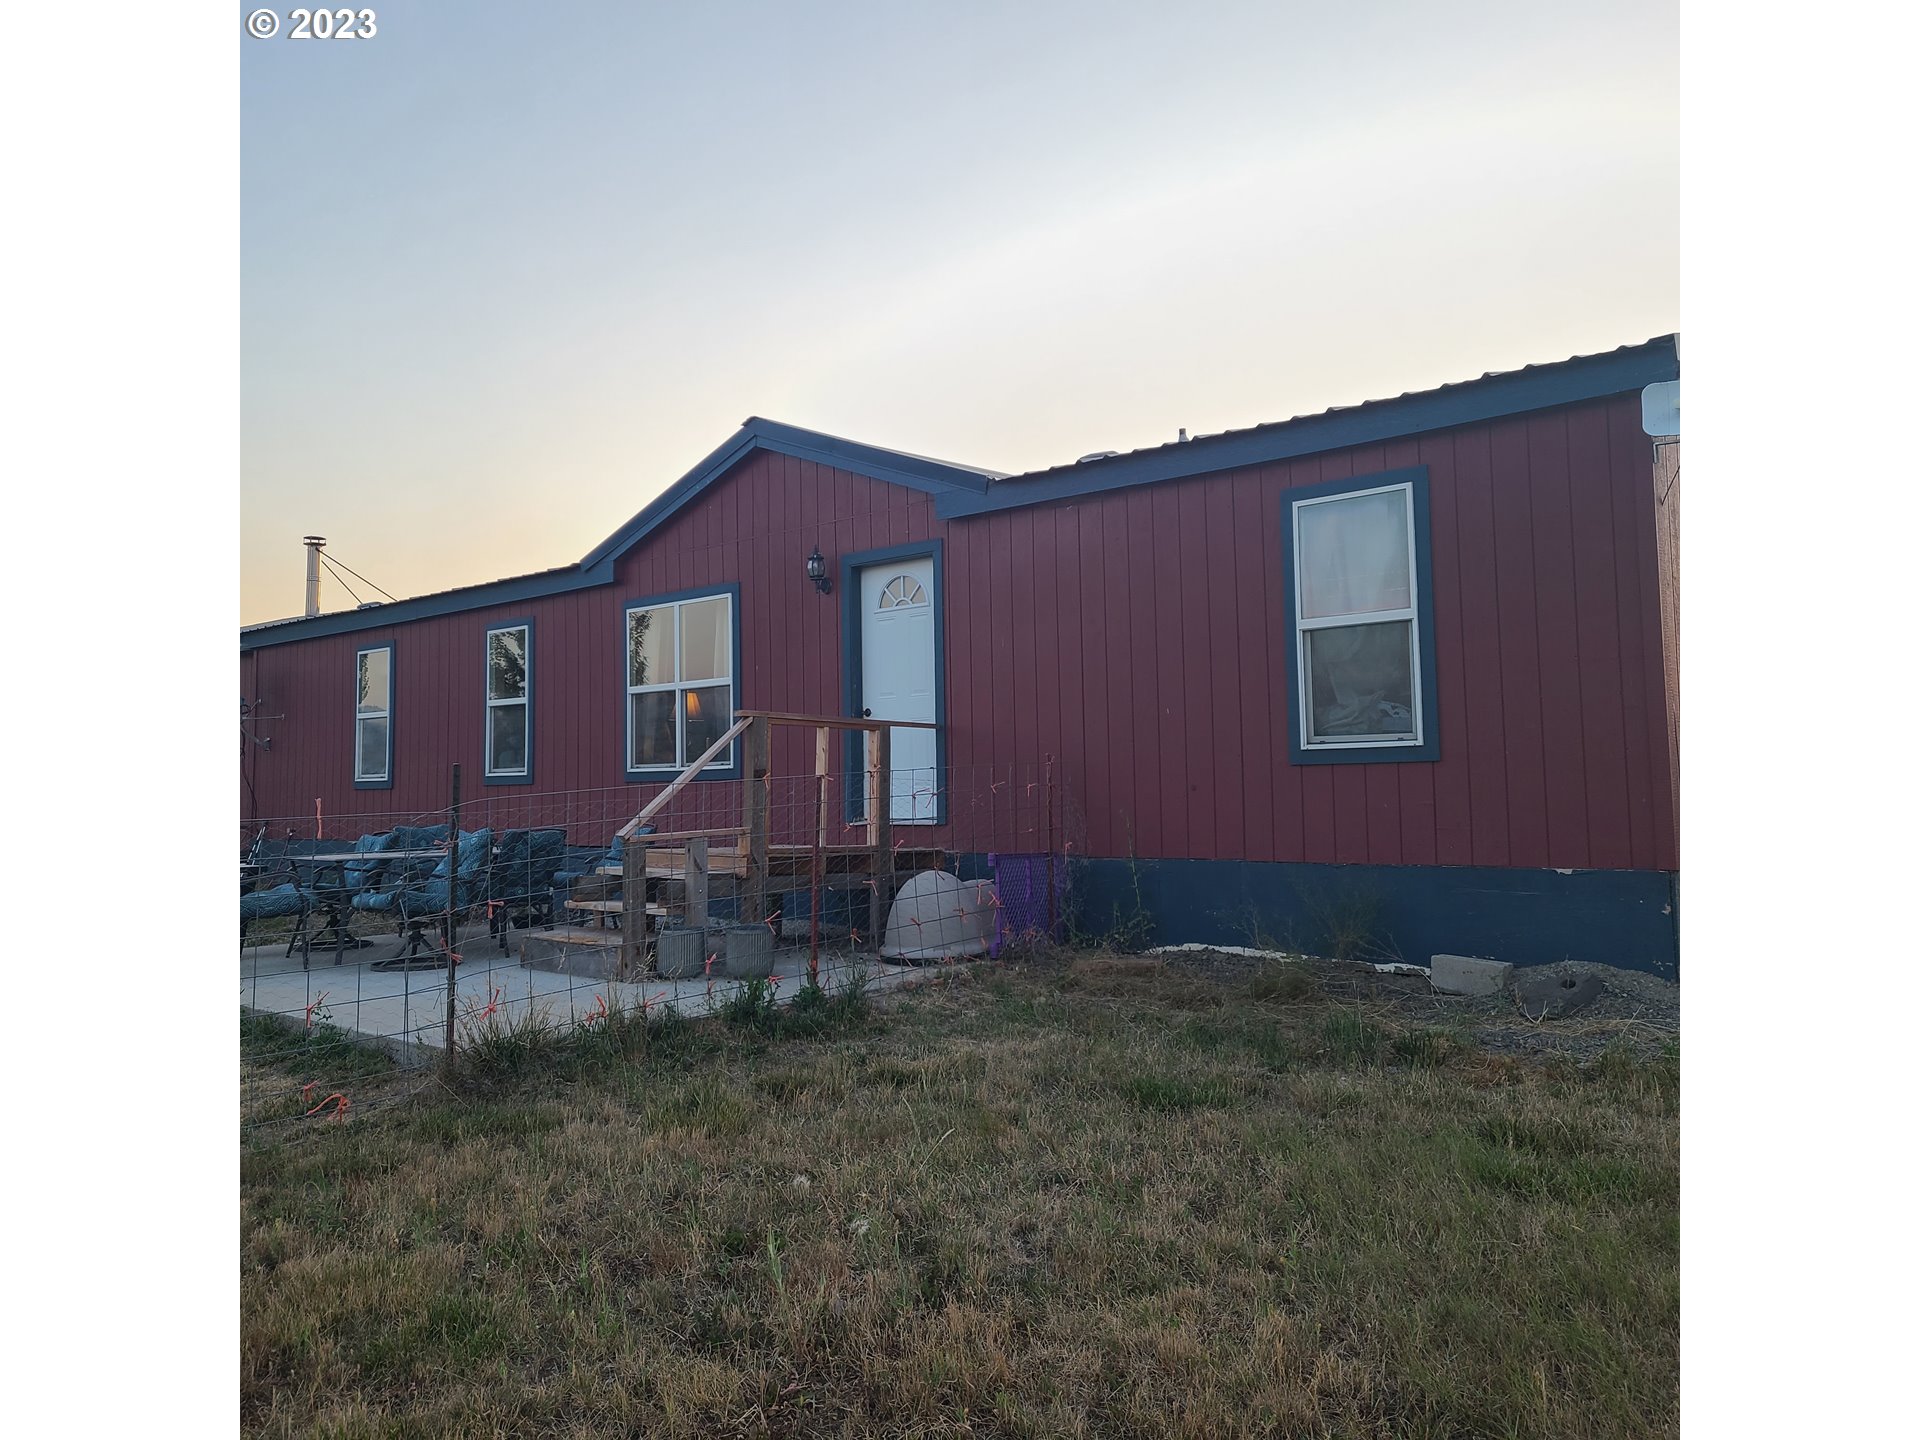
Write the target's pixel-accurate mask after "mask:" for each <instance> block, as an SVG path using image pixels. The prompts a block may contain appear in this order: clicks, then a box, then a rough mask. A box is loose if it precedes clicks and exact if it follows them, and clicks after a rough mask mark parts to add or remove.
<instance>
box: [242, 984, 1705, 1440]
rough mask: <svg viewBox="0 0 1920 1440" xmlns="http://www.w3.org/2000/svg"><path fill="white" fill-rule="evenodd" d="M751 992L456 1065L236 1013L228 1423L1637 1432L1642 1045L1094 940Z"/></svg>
mask: <svg viewBox="0 0 1920 1440" xmlns="http://www.w3.org/2000/svg"><path fill="white" fill-rule="evenodd" d="M783 1025H786V1026H788V1027H790V1025H791V1022H782V1021H780V1020H777V1019H775V1020H769V1019H768V1017H767V1016H765V1015H764V1014H760V1015H745V1016H741V1017H737V1019H736V1021H735V1022H734V1023H731V1024H725V1023H721V1022H709V1023H707V1024H704V1025H697V1026H696V1025H689V1024H685V1023H673V1022H671V1021H669V1022H668V1023H666V1024H664V1025H663V1024H661V1023H660V1022H659V1021H657V1020H656V1021H655V1022H654V1023H653V1024H652V1025H651V1026H645V1025H641V1024H639V1023H637V1022H633V1021H619V1020H616V1022H615V1023H614V1024H613V1025H612V1026H611V1027H610V1028H606V1029H605V1033H603V1034H600V1035H598V1036H594V1037H589V1038H588V1039H586V1040H583V1041H579V1042H575V1043H572V1044H566V1045H561V1044H557V1043H554V1042H552V1041H551V1039H550V1038H549V1039H547V1040H546V1041H545V1042H544V1043H542V1042H541V1040H540V1037H535V1038H534V1040H532V1041H529V1040H528V1039H527V1038H526V1037H521V1038H520V1039H519V1040H515V1039H514V1038H513V1037H496V1039H495V1043H494V1044H492V1045H491V1046H489V1047H488V1049H487V1051H486V1053H485V1055H484V1056H482V1057H481V1060H480V1062H479V1063H477V1064H476V1066H475V1067H474V1069H473V1071H472V1072H470V1073H469V1074H467V1075H465V1076H463V1077H462V1078H461V1079H460V1081H459V1082H458V1083H457V1085H456V1086H455V1087H454V1088H453V1089H451V1090H450V1089H448V1088H446V1087H443V1086H441V1085H440V1084H439V1083H438V1082H437V1081H426V1080H424V1079H423V1077H422V1076H421V1075H419V1074H415V1073H406V1072H397V1071H390V1070H388V1069H387V1067H386V1066H385V1065H384V1063H382V1062H378V1061H373V1060H368V1059H366V1058H365V1057H364V1056H362V1055H360V1054H358V1053H357V1052H353V1051H351V1050H345V1049H330V1048H328V1047H325V1046H317V1045H312V1044H300V1045H292V1046H289V1045H288V1044H286V1042H285V1041H284V1039H283V1038H281V1037H279V1036H277V1035H276V1034H275V1033H274V1032H272V1031H271V1029H270V1027H267V1026H264V1025H261V1024H259V1023H253V1024H251V1025H243V1036H242V1038H243V1052H244V1054H245V1056H246V1057H247V1058H245V1060H244V1062H243V1063H244V1065H245V1069H246V1076H247V1080H248V1084H247V1085H246V1086H245V1087H243V1117H242V1118H243V1125H242V1132H241V1142H242V1165H241V1182H242V1234H241V1286H242V1304H243V1308H244V1317H243V1341H242V1354H241V1409H242V1416H243V1421H244V1425H245V1428H246V1430H247V1431H248V1432H249V1433H254V1434H262V1435H333V1436H360V1435H463V1436H474V1435H494V1434H498V1435H516V1436H518V1435H647V1436H696V1435H698V1436H707V1435H736V1434H737V1435H781V1436H801V1435H807V1436H812V1435H833V1436H859V1435H898V1436H934V1435H953V1436H959V1435H979V1436H985V1435H1008V1436H1026V1435H1031V1436H1056V1435H1098V1436H1108V1435H1116V1436H1143V1437H1144V1436H1154V1437H1158V1436H1166V1435H1189V1436H1226V1435H1243V1434H1245V1435H1288V1436H1291V1435H1300V1436H1320V1435H1327V1436H1349V1435H1351V1436H1382V1437H1385V1436H1394V1437H1410V1436H1434V1437H1438V1436H1509V1435H1512V1436H1569V1437H1572V1436H1578V1437H1607V1436H1644V1435H1658V1434H1668V1433H1672V1432H1673V1431H1674V1430H1675V1428H1676V1426H1677V1421H1676V1405H1677V1390H1678V1310H1679V1279H1678V1264H1677V1260H1678V1229H1679V1219H1678V1158H1679V1157H1678V1082H1677V1072H1678V1065H1677V1059H1676V1058H1675V1057H1674V1056H1673V1055H1671V1054H1667V1055H1660V1056H1654V1057H1642V1058H1637V1059H1636V1058H1632V1057H1630V1056H1629V1055H1628V1054H1627V1053H1626V1052H1625V1051H1612V1052H1609V1053H1608V1054H1607V1055H1605V1056H1604V1057H1603V1058H1602V1059H1601V1060H1600V1061H1599V1062H1597V1063H1594V1064H1590V1065H1587V1066H1584V1067H1576V1066H1575V1065H1574V1064H1573V1063H1572V1062H1570V1061H1551V1062H1541V1061H1531V1060H1517V1059H1513V1058H1510V1057H1509V1058H1497V1057H1492V1056H1488V1055H1483V1054H1481V1053H1480V1052H1478V1051H1477V1050H1474V1049H1472V1048H1471V1046H1469V1045H1467V1044H1465V1043H1464V1042H1463V1041H1462V1040H1461V1039H1460V1037H1459V1036H1457V1035H1454V1034H1451V1033H1449V1032H1447V1031H1445V1030H1437V1029H1422V1030H1409V1029H1406V1028H1404V1027H1403V1026H1402V1025H1400V1024H1399V1023H1398V1022H1396V1021H1394V1020H1393V1019H1392V1017H1391V1016H1389V1015H1387V1014H1385V1013H1384V1012H1373V1011H1370V1010H1369V1009H1368V1008H1366V1007H1365V1006H1358V1007H1356V1006H1355V1005H1353V1004H1348V1003H1338V1004H1336V1003H1333V1002H1330V1001H1328V1000H1326V999H1324V998H1323V997H1322V995H1321V993H1320V991H1319V989H1318V987H1317V986H1316V985H1314V984H1313V983H1312V982H1311V980H1310V979H1308V978H1307V977H1304V976H1301V975H1299V974H1297V973H1289V974H1284V975H1281V976H1278V977H1276V976H1274V975H1265V976H1259V975H1256V976H1253V977H1248V976H1246V975H1239V976H1237V977H1234V978H1231V979H1228V980H1220V981H1216V980H1211V979H1208V978H1206V977H1205V976H1204V975H1197V974H1195V973H1193V972H1192V971H1190V970H1188V971H1176V970H1172V969H1169V968H1168V967H1165V966H1162V965H1160V964H1157V963H1154V962H1150V961H1142V960H1128V959H1121V958H1106V957H1081V958H1079V959H1073V960H1068V961H1064V962H1045V961H1036V962H1034V963H1031V964H1025V965H1018V966H1002V967H997V968H994V969H990V970H983V971H979V972H965V973H963V974H957V975H955V976H954V977H952V978H951V979H950V980H949V981H948V983H946V984H944V985H942V986H940V987H938V988H933V989H927V990H921V991H917V992H913V993H911V994H910V995H907V996H903V997H901V998H899V999H896V1000H893V1001H891V1002H889V1003H888V1004H887V1005H886V1006H885V1007H884V1008H876V1009H875V1010H874V1011H873V1012H872V1013H871V1014H870V1015H862V1014H860V1013H858V1009H857V1007H845V1008H843V1009H842V1010H840V1011H836V1012H835V1013H833V1014H831V1015H819V1016H817V1018H816V1020H815V1021H814V1022H813V1023H812V1024H811V1026H810V1027H809V1028H811V1029H812V1030H813V1031H814V1032H815V1033H811V1034H799V1035H795V1034H790V1033H785V1031H784V1030H782V1028H781V1027H782V1026H783ZM770 1030H771V1031H775V1032H778V1033H769V1031H770ZM289 1050H290V1051H291V1053H287V1052H288V1051H289ZM269 1052H276V1053H269ZM543 1052H544V1053H543ZM308 1080H317V1081H319V1082H320V1085H319V1086H316V1088H315V1089H314V1090H313V1091H312V1092H311V1096H310V1098H309V1099H308V1101H307V1103H308V1104H311V1103H312V1102H313V1100H316V1099H318V1098H319V1097H320V1096H321V1095H323V1094H325V1093H327V1091H328V1090H330V1089H338V1090H344V1091H345V1092H346V1093H347V1094H348V1095H349V1097H350V1099H351V1100H352V1106H351V1109H350V1110H349V1113H348V1116H347V1118H346V1119H345V1120H344V1121H343V1122H334V1121H329V1120H322V1119H318V1118H316V1119H312V1120H305V1119H298V1118H294V1117H297V1116H298V1114H299V1112H300V1111H301V1109H303V1108H304V1106H303V1105H302V1104H301V1097H300V1087H301V1085H302V1084H303V1083H304V1082H306V1081H308ZM322 1087H324V1088H322Z"/></svg>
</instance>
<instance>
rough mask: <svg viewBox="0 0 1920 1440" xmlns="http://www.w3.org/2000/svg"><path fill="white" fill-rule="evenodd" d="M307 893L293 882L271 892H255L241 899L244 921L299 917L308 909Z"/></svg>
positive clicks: (241, 911) (278, 886) (275, 887)
mask: <svg viewBox="0 0 1920 1440" xmlns="http://www.w3.org/2000/svg"><path fill="white" fill-rule="evenodd" d="M307 905H308V901H307V896H306V892H305V891H303V890H302V889H301V888H300V887H299V886H298V885H295V884H294V883H292V882H291V881H289V882H288V883H286V884H285V885H276V886H274V887H273V888H272V889H271V890H255V891H253V892H252V893H251V894H248V895H242V896H241V897H240V918H241V919H242V920H271V919H273V918H275V917H276V916H280V915H298V914H300V912H301V911H303V910H305V909H306V908H307Z"/></svg>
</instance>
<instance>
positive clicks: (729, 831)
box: [633, 825, 747, 846]
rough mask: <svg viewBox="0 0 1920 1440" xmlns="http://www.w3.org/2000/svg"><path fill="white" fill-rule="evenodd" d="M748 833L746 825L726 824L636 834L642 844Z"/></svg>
mask: <svg viewBox="0 0 1920 1440" xmlns="http://www.w3.org/2000/svg"><path fill="white" fill-rule="evenodd" d="M746 833H747V827H746V826H744V825H726V826H722V827H721V828H719V829H715V830H672V831H668V832H667V833H666V834H664V835H635V836H634V837H633V838H634V839H636V840H638V841H639V842H640V843H641V844H642V845H669V846H671V845H683V844H685V843H686V842H687V841H689V840H738V839H739V838H740V837H741V836H743V835H745V834H746Z"/></svg>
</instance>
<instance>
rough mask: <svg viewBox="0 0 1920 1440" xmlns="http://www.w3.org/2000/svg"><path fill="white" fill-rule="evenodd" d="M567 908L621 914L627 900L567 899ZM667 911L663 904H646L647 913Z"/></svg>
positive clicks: (655, 913)
mask: <svg viewBox="0 0 1920 1440" xmlns="http://www.w3.org/2000/svg"><path fill="white" fill-rule="evenodd" d="M567 909H569V910H592V911H595V912H596V913H598V914H601V915H623V914H625V913H626V909H627V902H626V901H624V900H569V901H567ZM667 913H668V912H667V907H666V906H664V905H649V906H647V914H649V915H659V916H663V917H664V916H665V915H666V914H667ZM600 933H601V934H603V935H604V934H606V931H604V930H603V931H601V932H600Z"/></svg>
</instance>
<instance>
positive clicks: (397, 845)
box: [347, 825, 447, 933]
mask: <svg viewBox="0 0 1920 1440" xmlns="http://www.w3.org/2000/svg"><path fill="white" fill-rule="evenodd" d="M379 839H380V840H381V841H382V842H383V843H382V844H381V845H380V846H379V847H378V848H377V849H376V850H375V851H374V852H373V853H371V854H369V855H368V857H367V858H366V859H365V860H355V861H352V862H350V863H349V864H348V866H347V874H348V878H349V879H350V880H351V881H353V886H352V889H353V902H352V903H353V908H354V909H355V910H358V911H359V912H360V913H361V914H363V915H375V916H379V917H381V918H383V919H392V918H395V917H397V916H398V915H399V911H400V895H401V892H402V891H405V890H408V889H412V888H415V887H417V886H420V885H424V884H425V883H426V882H427V879H428V878H429V877H430V876H431V875H432V874H433V871H434V865H435V862H434V861H433V860H431V859H423V858H421V857H419V856H414V857H412V858H409V859H405V860H396V859H393V858H391V857H390V855H389V854H388V852H390V851H398V850H425V849H427V848H428V847H430V846H435V845H445V844H446V843H447V827H446V826H444V825H396V826H394V827H393V829H391V830H389V831H388V832H387V833H386V834H385V835H383V836H380V837H379ZM356 872H358V873H357V874H356ZM404 932H405V926H404V925H402V926H401V933H404Z"/></svg>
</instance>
